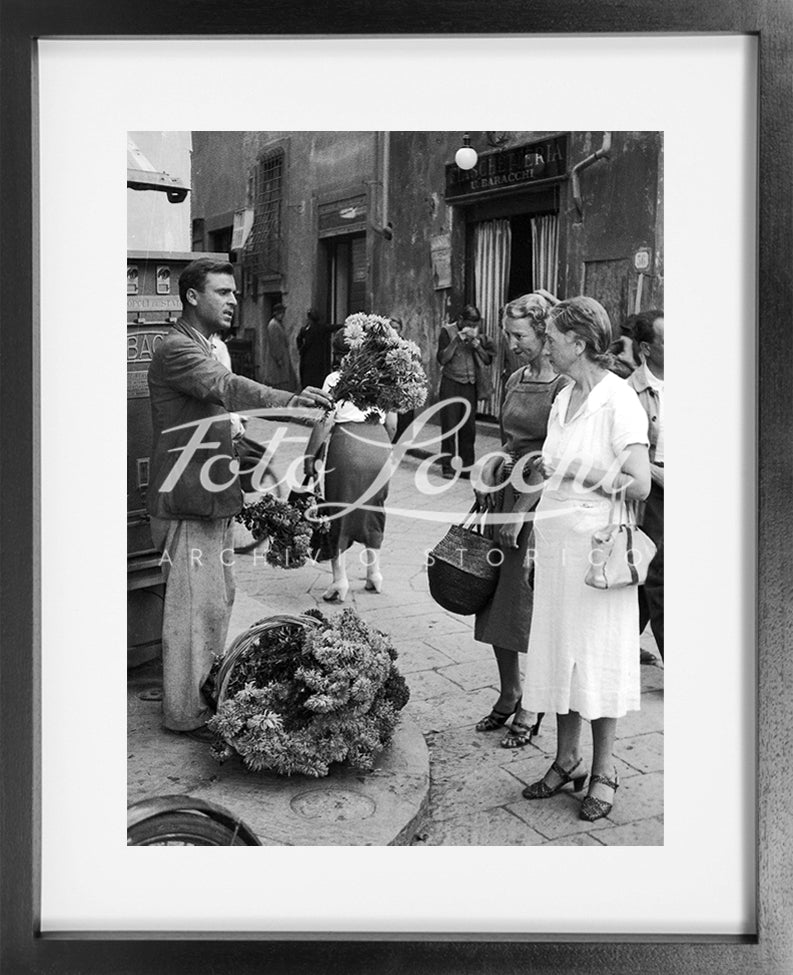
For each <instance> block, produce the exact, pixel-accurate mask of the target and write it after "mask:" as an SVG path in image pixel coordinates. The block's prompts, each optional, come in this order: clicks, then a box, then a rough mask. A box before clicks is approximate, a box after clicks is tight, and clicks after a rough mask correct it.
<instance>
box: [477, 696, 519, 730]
mask: <svg viewBox="0 0 793 975" xmlns="http://www.w3.org/2000/svg"><path fill="white" fill-rule="evenodd" d="M519 710H520V698H518V701H517V703H516V704H515V707H514V708H513V709H512V710H511V711H508V712H507V714H504V712H503V711H496V709H495V708H493V710H492V711H491V712H490V714H487V715H485V717H484V718H482V720H481V721H477V723H476V730H477V731H498V729H499V728H503V727H504V725H505V724H506V723H507V721H509V719H510V718H511V717H512V715H513V714H517V712H518V711H519Z"/></svg>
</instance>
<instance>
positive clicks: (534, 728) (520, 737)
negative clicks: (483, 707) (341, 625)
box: [500, 712, 545, 748]
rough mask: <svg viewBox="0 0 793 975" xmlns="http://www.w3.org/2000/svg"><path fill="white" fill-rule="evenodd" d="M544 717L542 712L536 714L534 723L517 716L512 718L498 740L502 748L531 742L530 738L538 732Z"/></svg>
mask: <svg viewBox="0 0 793 975" xmlns="http://www.w3.org/2000/svg"><path fill="white" fill-rule="evenodd" d="M544 717H545V714H544V713H543V712H540V714H538V715H537V720H536V721H535V722H534V724H531V725H530V724H526V723H525V722H523V721H520V720H519V719H518V718H513V719H512V724H511V725H510V726H509V730H508V731H507V733H506V734H505V735H504V737H503V738H502V739H501V741H500V745H501V747H502V748H523V747H524V746H526V745H529V744H531V740H532V738H533V737H534V736H535V735H536V734H538V733H539V730H540V725H541V724H542V719H543V718H544Z"/></svg>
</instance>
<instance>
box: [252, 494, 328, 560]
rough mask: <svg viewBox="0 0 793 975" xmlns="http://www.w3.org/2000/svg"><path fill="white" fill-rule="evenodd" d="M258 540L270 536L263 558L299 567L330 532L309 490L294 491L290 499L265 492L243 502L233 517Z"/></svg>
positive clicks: (326, 520) (326, 521) (325, 519)
mask: <svg viewBox="0 0 793 975" xmlns="http://www.w3.org/2000/svg"><path fill="white" fill-rule="evenodd" d="M236 517H237V521H239V522H240V523H241V524H243V525H245V527H246V528H247V529H248V531H250V533H251V534H252V535H253V537H254V538H255V539H256V540H257V541H262V540H264V539H269V544H268V547H267V554H266V556H265V558H266V559H267V562H268V563H269V564H270V565H274V566H276V567H278V568H281V569H299V568H300V567H301V566H303V565H305V564H306V560H307V559H309V558H310V557H312V556H313V553H314V552H315V551H316V550H317V548H318V547H319V546H320V545H321V536H322V535H323V534H325V535H327V533H328V532H329V531H330V522H329V520H328V519H327V518H320V517H319V515H318V508H317V499H316V497H315V495H313V494H311V493H310V492H306V493H305V494H302V495H301V494H295V495H293V496H292V497H290V500H289V501H284V500H283V499H282V498H277V497H275V496H274V495H272V494H265V495H264V496H263V497H262V498H261V499H260V500H258V501H255V502H254V503H253V504H248V505H245V507H244V508H243V509H242V511H241V512H240V513H239V514H238V515H237V516H236Z"/></svg>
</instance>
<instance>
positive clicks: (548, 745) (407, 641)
mask: <svg viewBox="0 0 793 975" xmlns="http://www.w3.org/2000/svg"><path fill="white" fill-rule="evenodd" d="M251 431H252V433H253V435H254V436H256V437H258V438H260V439H264V437H265V435H266V434H265V426H264V424H261V423H260V421H253V423H252V425H251ZM495 449H498V441H497V439H496V438H495V437H492V436H487V435H482V434H480V436H479V438H478V440H477V454H478V456H481V455H482V454H483V453H485V452H487V451H489V450H495ZM291 451H294V453H295V454H296V453H298V452H299V445H292V447H291ZM289 456H290V455H285V454H284V452H283V451H281V452H279V454H278V456H277V458H276V463H275V466H276V467H277V468H278V470H279V471H282V470H285V469H286V466H287V461H288V460H289ZM420 464H421V461H420V460H419V459H417V458H414V457H406V458H405V459H404V460H403V462H402V464H401V466H400V468H399V470H398V471H397V472H396V474H395V476H394V478H393V480H392V482H391V488H390V494H389V502H388V503H389V507H391V508H394V509H408V510H410V509H412V510H414V511H416V512H421V511H426V510H428V509H430V508H432V509H435V510H438V509H442V510H444V511H456V512H458V513H459V519H458V520H461V519H462V517H463V515H464V514H465V512H466V511H467V510H468V509H469V507H470V504H471V488H470V484H469V483H468V482H467V481H455V482H450V481H443V480H441V478H440V477H439V476H438V475H437V474H435V473H433V474H431V475H430V482H431V483H432V484H433V485H435V486H437V487H438V489H439V490H441V491H443V493H442V494H440V495H439V496H436V497H435V498H430V497H426V496H424V495H421V494H419V493H418V492H417V491H416V488H415V482H414V476H415V475H416V473H417V471H418V470H419V465H420ZM444 489H445V490H444ZM446 527H447V523H446V522H445V521H444V522H439V521H430V520H424V519H419V518H416V517H409V516H403V515H395V514H389V516H388V521H387V526H386V535H385V541H384V545H383V552H382V567H383V573H384V577H385V582H384V591H383V592H382V593H380V594H375V593H371V592H366V591H365V590H364V588H363V581H364V567H363V565H362V564H360V562H359V561H358V555H359V552H360V547H359V546H354V547H353V549H352V550H351V551H350V553H349V554H348V572H349V575H350V591H349V594H348V596H347V600H346V602H345V603H343V604H341V606H339V605H338V604H336V605H330V606H329V605H328V604H327V603H324V602H323V601H322V593H323V591H324V589H325V588H326V586H327V584H328V582H329V579H330V573H329V570H328V569H327V568H326V567H325V566H319V567H317V566H305V567H304V568H302V569H296V570H291V571H279V570H277V569H274V568H271V567H269V566H267V565H266V563H265V562H264V560H263V559H262V558H259V559H258V560H255V559H254V557H253V556H252V555H247V556H239V557H238V560H237V566H236V572H237V587H238V595H237V602H238V608H239V609H245V608H246V603H247V602H248V601H252V605H249V606H248V607H247V609H248V611H249V612H251V613H253V614H255V613H256V612H258V611H259V608H260V614H259V615H261V616H264V615H269V614H272V613H281V612H293V613H294V612H303V611H305V610H306V609H308V608H309V607H311V606H318V607H319V608H320V609H322V611H323V612H325V613H333V612H339V611H340V609H341V608H343V607H345V606H352V607H353V608H354V609H355V610H356V611H357V612H358V613H359V614H360V615H361V616H362V617H363V618H364V619H365V620H366V621H367V622H368V623H371V624H373V625H375V626H377V627H378V628H380V629H382V630H385V631H387V632H389V633H390V634H391V636H392V638H393V641H394V644H395V646H396V647H397V649H398V651H399V655H400V658H399V666H400V669H401V670H402V672H403V673H404V674H405V677H406V679H407V681H408V684H409V686H410V692H411V700H410V703H409V704H408V706H407V708H406V713H408V714H409V715H410V717H411V718H412V719H413V720H414V721H415V722H416V724H417V725H418V727H419V728H420V729H421V731H422V732H423V734H424V735H425V738H426V741H427V745H428V748H429V754H430V776H431V789H430V803H429V813H428V816H427V818H426V820H425V823H424V825H423V826H422V828H421V829H420V831H419V833H418V835H417V837H416V838H415V840H414V842H415V843H423V844H427V845H441V844H443V845H497V846H504V845H568V846H598V845H641V846H657V845H662V844H663V744H664V717H663V712H664V696H663V676H664V675H663V669H662V667H661V666H657V667H654V666H643V667H642V668H641V672H642V707H641V711H640V712H633V713H630V714H628V715H627V716H626V717H625V718H623V719H622V720H621V721H620V722H619V724H618V731H617V746H616V750H615V762H616V767H617V771H618V773H619V778H620V789H619V792H618V794H617V798H616V802H615V805H614V809H613V811H612V813H611V815H610V816H609V817H608V818H607V819H603V820H599V821H598V822H595V823H587V822H583V821H581V820H579V818H578V808H579V798H577V797H576V796H575V795H574V794H573V793H572V792H571V791H570V790H569V789H567V790H563V791H562V792H561V793H560V794H559V795H558V796H555V797H553V798H552V799H550V800H547V801H543V802H527V801H526V800H524V799H523V798H522V797H521V794H520V793H521V789H522V788H523V786H524V785H526V784H527V783H529V782H532V781H534V780H536V779H537V778H539V777H541V776H542V774H543V773H544V771H545V770H546V768H547V767H548V765H549V764H550V762H551V760H552V758H553V755H554V751H555V737H556V731H555V721H554V716H553V715H548V716H547V717H546V719H545V722H544V723H543V726H542V729H541V733H540V735H539V736H538V737H536V738H535V739H534V740H533V741H532V743H531V744H530V745H528V746H526V747H525V748H521V749H516V750H507V749H503V748H501V747H500V746H499V741H500V738H501V734H499V733H498V732H491V733H489V734H480V733H477V732H476V731H475V730H474V724H475V723H476V721H477V720H478V719H479V718H481V717H482V716H483V715H485V714H487V713H488V711H489V710H490V708H491V707H492V705H493V703H494V700H495V698H496V696H497V693H498V690H497V688H498V678H497V670H496V665H495V660H494V658H493V653H492V650H491V648H490V647H489V646H486V645H484V644H481V643H477V642H475V641H474V639H473V635H472V634H473V617H460V616H455V615H453V614H450V613H447V612H445V611H444V610H442V609H440V607H438V606H437V604H436V603H435V602H434V601H433V600H432V598H431V597H430V594H429V591H428V587H427V576H426V572H425V570H424V552H425V551H426V550H427V549H429V548H431V547H432V545H433V544H434V543H435V542H436V541H437V540H438V539H439V538H440V537H441V536H442V535H443V534H444V532H445V530H446ZM253 604H258V605H253ZM231 635H233V634H230V636H231ZM642 646H643V647H644V648H645V649H647V650H650V651H652V652H655V645H654V642H653V640H652V637H651V636H650V635H649V632H648V633H647V634H645V635H644V636H643V638H642ZM658 663H659V665H660V659H658ZM588 739H589V736H588V735H587V734H584V736H583V739H582V740H583V743H584V755H585V762H586V763H588V762H589V761H590V758H591V755H590V752H589V751H588V750H587V749H588V748H591V744H590V742H589V741H588Z"/></svg>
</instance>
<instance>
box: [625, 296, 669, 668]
mask: <svg viewBox="0 0 793 975" xmlns="http://www.w3.org/2000/svg"><path fill="white" fill-rule="evenodd" d="M633 334H634V343H635V346H636V351H637V352H638V355H639V358H640V360H641V365H639V367H638V368H637V369H636V370H635V371H634V372H633V373H632V374H631V376H630V377H629V378H628V380H627V382H628V385H630V386H632V387H633V389H635V390H636V393H637V395H638V397H639V400H640V402H641V404H642V406H643V407H644V411H645V412H646V413H647V419H648V423H649V431H648V435H649V439H650V476H651V478H652V485H651V488H650V495H649V497H648V498H647V500H646V501H645V503H644V517H643V520H642V523H641V524H642V528H643V529H644V531H645V532H646V533H647V534H648V535H649V536H650V538H651V539H652V540H653V541H654V542H655V544H656V546H657V548H658V551H657V552H656V555H655V558H654V559H653V560H652V562H651V563H650V565H649V568H648V572H647V581H646V582H645V584H644V585H643V586H640V587H639V630H640V632H643V631H644V628H645V626H646V625H647V623H648V622H649V623H650V626H651V628H652V631H653V636H654V637H655V641H656V643H657V644H658V649H659V651H660V653H661V658H662V659H663V656H664V313H663V311H661V310H659V309H657V308H656V309H653V310H652V311H645V312H642V313H641V314H640V315H637V316H636V320H635V323H634V333H633ZM654 661H655V658H654V657H653V655H652V654H648V653H647V652H646V651H642V663H652V662H654Z"/></svg>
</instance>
